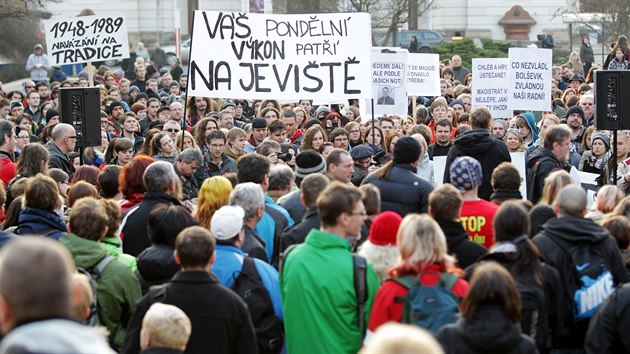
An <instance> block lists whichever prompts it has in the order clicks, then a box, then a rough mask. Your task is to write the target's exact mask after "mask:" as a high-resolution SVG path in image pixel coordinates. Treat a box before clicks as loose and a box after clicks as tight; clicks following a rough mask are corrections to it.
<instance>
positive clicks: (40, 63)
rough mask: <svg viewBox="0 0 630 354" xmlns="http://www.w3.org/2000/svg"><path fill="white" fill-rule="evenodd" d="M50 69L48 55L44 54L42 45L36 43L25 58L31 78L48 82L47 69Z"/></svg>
mask: <svg viewBox="0 0 630 354" xmlns="http://www.w3.org/2000/svg"><path fill="white" fill-rule="evenodd" d="M50 69H51V67H50V63H49V62H48V56H47V55H46V54H44V47H43V46H42V45H41V44H39V43H38V44H36V45H35V47H34V48H33V53H32V54H31V55H29V56H28V59H27V60H26V70H27V71H30V72H31V80H33V81H35V82H40V81H43V82H48V71H49V70H50Z"/></svg>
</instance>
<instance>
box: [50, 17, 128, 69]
mask: <svg viewBox="0 0 630 354" xmlns="http://www.w3.org/2000/svg"><path fill="white" fill-rule="evenodd" d="M44 28H45V30H46V47H47V49H48V59H49V61H50V65H64V64H76V63H87V62H90V61H101V60H120V59H124V58H129V40H128V37H127V23H126V21H125V18H124V17H122V16H106V17H102V16H82V17H73V18H70V19H63V20H48V21H44Z"/></svg>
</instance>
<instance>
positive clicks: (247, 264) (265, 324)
mask: <svg viewBox="0 0 630 354" xmlns="http://www.w3.org/2000/svg"><path fill="white" fill-rule="evenodd" d="M230 288H231V289H232V290H233V291H234V292H235V293H237V294H238V296H240V297H241V298H242V299H243V301H245V303H246V304H247V308H248V309H249V316H250V317H251V319H252V323H253V324H254V329H255V330H256V341H257V345H258V352H259V353H260V354H277V353H280V351H282V346H283V345H284V325H283V323H282V321H281V320H280V319H279V318H278V316H276V314H275V313H274V310H273V303H272V302H271V297H270V296H269V292H268V291H267V289H266V288H265V286H264V284H263V282H262V279H261V278H260V274H258V271H257V270H256V265H255V264H254V260H253V259H252V258H251V257H244V258H243V268H241V271H240V272H239V273H238V276H237V277H236V278H235V279H234V284H233V285H232V286H231V287H230Z"/></svg>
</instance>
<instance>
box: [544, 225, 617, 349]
mask: <svg viewBox="0 0 630 354" xmlns="http://www.w3.org/2000/svg"><path fill="white" fill-rule="evenodd" d="M557 242H561V243H565V244H578V243H587V244H589V245H590V247H591V249H592V250H594V251H595V252H597V254H599V255H600V256H601V257H602V258H603V259H604V260H607V261H608V264H607V267H608V269H609V270H610V273H611V274H612V277H613V282H614V285H615V286H617V285H619V284H623V283H625V282H627V281H628V271H627V270H626V267H625V265H624V263H623V261H622V259H621V253H620V252H619V249H618V247H617V243H616V241H615V240H614V239H613V238H612V237H611V236H610V235H609V234H608V231H607V230H606V229H604V228H603V227H601V226H599V225H598V224H596V223H595V222H593V221H592V220H591V219H585V218H578V217H572V216H566V217H559V218H556V219H551V220H549V221H548V222H547V223H546V224H545V225H544V226H543V231H541V232H540V233H539V234H538V235H536V237H534V243H535V244H536V245H537V246H538V249H539V250H540V254H541V256H542V258H543V260H544V261H545V263H547V264H548V265H549V266H551V267H554V268H555V269H556V270H557V271H558V273H559V274H562V275H563V278H562V280H563V283H562V291H564V292H565V294H564V299H565V302H566V303H565V305H564V306H563V307H562V313H559V314H558V316H559V317H560V318H561V321H562V322H563V323H564V325H563V331H562V332H561V333H560V334H559V335H558V338H557V345H556V347H558V348H582V347H583V345H584V337H585V334H586V329H587V328H586V327H587V326H588V321H585V322H584V323H582V324H581V325H578V324H576V322H575V320H574V317H573V304H572V302H571V301H570V299H572V298H573V294H568V290H567V287H566V285H565V284H566V283H565V281H572V280H569V279H573V277H569V276H565V275H570V274H572V272H573V270H572V267H573V265H572V261H571V256H570V255H568V254H567V253H566V252H565V251H563V250H562V249H561V248H560V246H559V245H558V244H557Z"/></svg>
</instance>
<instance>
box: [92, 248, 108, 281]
mask: <svg viewBox="0 0 630 354" xmlns="http://www.w3.org/2000/svg"><path fill="white" fill-rule="evenodd" d="M113 260H114V257H112V256H110V255H108V254H106V255H105V256H103V258H101V259H100V260H99V261H98V263H96V264H95V265H94V266H92V268H90V269H89V270H88V271H89V272H90V274H91V275H92V277H93V278H94V280H99V279H100V278H101V275H103V271H104V270H105V268H106V267H107V266H108V265H109V264H110V263H111V262H112V261H113Z"/></svg>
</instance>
